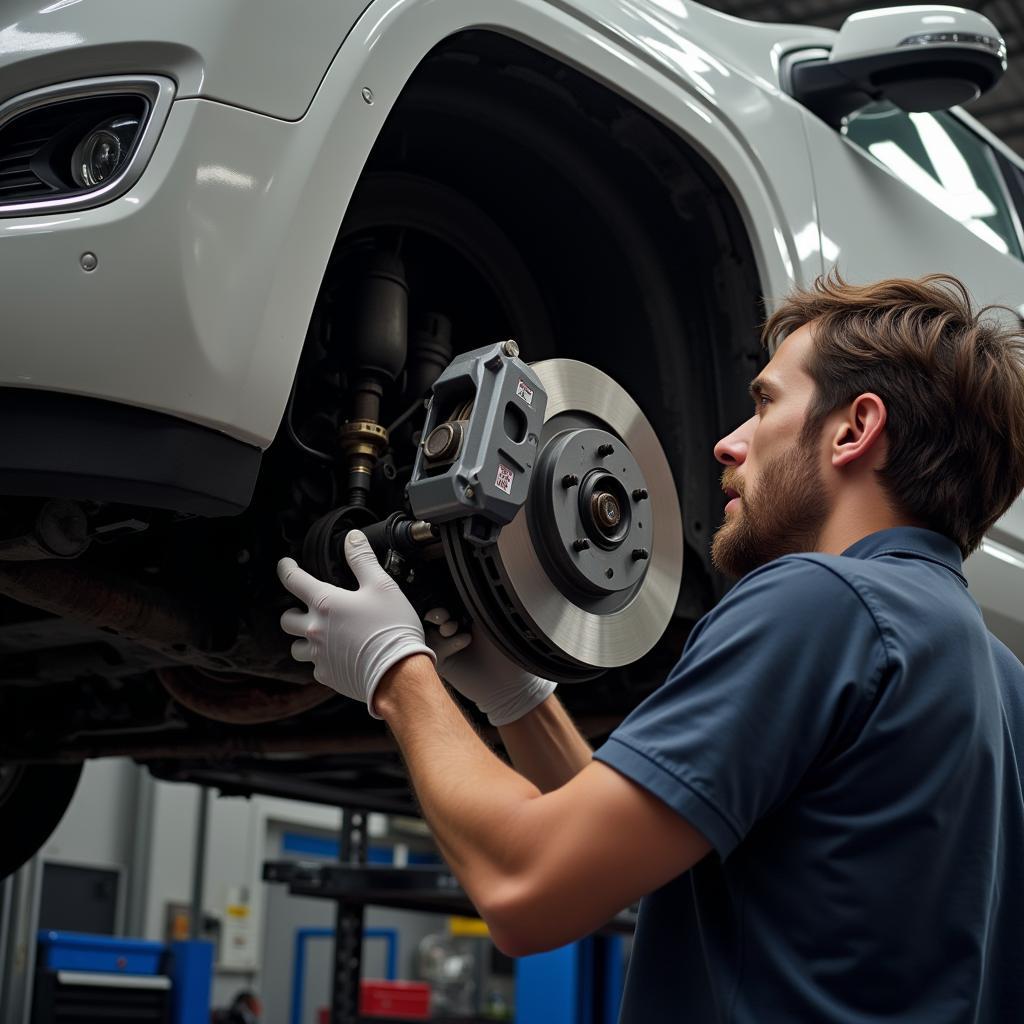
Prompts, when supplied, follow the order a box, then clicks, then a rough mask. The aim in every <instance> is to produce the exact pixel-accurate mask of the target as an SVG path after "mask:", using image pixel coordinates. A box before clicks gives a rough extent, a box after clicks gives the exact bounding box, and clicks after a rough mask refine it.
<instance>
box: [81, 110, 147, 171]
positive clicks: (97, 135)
mask: <svg viewBox="0 0 1024 1024" xmlns="http://www.w3.org/2000/svg"><path fill="white" fill-rule="evenodd" d="M139 126H140V122H139V119H138V118H135V117H115V118H112V119H111V120H109V121H104V122H103V123H102V124H98V125H96V127H95V128H93V129H92V130H91V131H90V132H89V133H88V134H87V135H85V136H84V138H83V139H82V141H81V142H79V143H78V145H77V146H76V147H75V151H74V153H73V154H72V155H71V177H72V179H73V180H74V182H75V184H76V185H79V186H81V187H82V188H92V187H93V186H95V185H102V184H103V182H105V181H106V180H107V179H108V178H111V177H113V175H114V174H115V173H116V171H117V169H118V168H119V167H120V166H121V165H122V164H123V163H124V161H125V159H126V158H127V156H128V154H129V152H131V148H132V145H133V144H134V142H135V139H136V137H137V136H138V133H139Z"/></svg>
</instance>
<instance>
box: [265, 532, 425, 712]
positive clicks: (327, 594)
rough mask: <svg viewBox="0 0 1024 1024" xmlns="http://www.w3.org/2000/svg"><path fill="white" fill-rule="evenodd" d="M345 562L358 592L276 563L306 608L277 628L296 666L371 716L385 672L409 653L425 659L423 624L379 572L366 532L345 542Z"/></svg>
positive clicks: (286, 561) (286, 562)
mask: <svg viewBox="0 0 1024 1024" xmlns="http://www.w3.org/2000/svg"><path fill="white" fill-rule="evenodd" d="M345 560H346V561H347V562H348V564H349V567H350V568H351V569H352V572H353V573H354V574H355V577H356V582H357V583H358V584H359V589H358V590H345V589H344V588H342V587H335V586H333V585H332V584H330V583H324V582H323V581H322V580H318V579H317V578H316V577H315V576H310V574H309V573H308V572H306V571H305V570H303V569H300V568H299V566H298V565H297V564H296V562H295V559H293V558H282V559H281V561H280V562H278V563H277V575H278V577H279V578H280V580H281V582H282V583H283V584H284V587H285V589H286V590H288V591H290V592H291V593H292V594H294V595H295V596H296V597H297V598H298V599H299V600H300V601H302V602H303V603H304V604H306V605H307V606H308V607H309V611H308V612H303V611H300V610H299V609H298V608H289V609H288V611H286V612H285V613H284V614H283V615H282V616H281V628H282V629H283V630H284V631H285V632H286V633H288V634H289V635H290V636H296V637H299V639H298V640H296V641H295V642H294V643H293V644H292V657H293V658H294V659H295V660H296V661H309V662H312V663H313V678H314V679H316V680H317V682H320V683H324V684H325V685H326V686H329V687H331V689H332V690H337V691H338V693H340V694H342V695H343V696H345V697H351V698H352V699H353V700H360V701H365V702H366V707H367V710H368V711H369V712H370V714H371V715H373V717H374V718H380V715H378V714H377V713H376V712H375V711H374V710H373V693H374V691H375V690H376V689H377V684H378V683H379V682H380V681H381V679H382V678H383V676H384V673H385V672H387V670H388V669H389V668H391V666H392V665H394V664H395V663H396V662H399V661H401V660H402V659H403V658H406V657H408V656H409V655H410V654H426V655H427V656H428V657H429V658H431V659H432V660H433V661H435V662H436V661H437V658H436V657H435V655H434V652H433V651H432V650H431V649H430V648H429V647H428V646H427V644H426V642H425V640H424V636H423V626H422V624H421V623H420V620H419V616H418V615H417V614H416V612H415V610H414V609H413V606H412V605H411V604H409V602H408V600H407V599H406V597H405V595H404V594H403V593H402V591H401V590H399V588H398V584H397V583H396V582H395V581H394V580H393V579H392V578H391V577H390V576H389V575H388V574H387V573H386V572H385V571H384V570H383V569H382V568H381V566H380V563H379V562H378V561H377V556H376V555H375V554H374V553H373V548H371V547H370V544H369V542H368V541H367V539H366V536H365V534H363V533H361V532H360V531H358V530H352V531H351V532H350V533H349V534H348V536H347V537H346V538H345Z"/></svg>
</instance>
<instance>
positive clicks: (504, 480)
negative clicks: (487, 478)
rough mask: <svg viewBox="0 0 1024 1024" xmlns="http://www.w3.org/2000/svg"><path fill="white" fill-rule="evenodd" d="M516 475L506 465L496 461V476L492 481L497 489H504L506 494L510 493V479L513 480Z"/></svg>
mask: <svg viewBox="0 0 1024 1024" xmlns="http://www.w3.org/2000/svg"><path fill="white" fill-rule="evenodd" d="M515 478H516V475H515V473H513V472H512V470H511V469H509V468H508V466H504V465H502V464H501V463H500V462H499V463H498V478H497V479H496V480H495V481H494V483H495V486H497V488H498V490H499V491H504V492H505V493H506V494H511V493H512V481H513V480H515Z"/></svg>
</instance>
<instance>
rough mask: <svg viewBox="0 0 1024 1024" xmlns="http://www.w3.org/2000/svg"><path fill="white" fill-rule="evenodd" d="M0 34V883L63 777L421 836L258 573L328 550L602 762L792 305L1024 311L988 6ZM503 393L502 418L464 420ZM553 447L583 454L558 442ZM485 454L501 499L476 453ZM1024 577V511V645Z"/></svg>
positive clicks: (107, 9)
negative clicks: (356, 536) (137, 765)
mask: <svg viewBox="0 0 1024 1024" xmlns="http://www.w3.org/2000/svg"><path fill="white" fill-rule="evenodd" d="M40 3H42V4H43V6H42V7H41V6H40ZM0 21H2V22H3V27H0V283H2V284H0V286H2V289H3V292H2V295H3V315H4V328H3V333H2V335H0V494H2V495H4V498H3V500H2V502H0V650H2V652H3V655H4V657H3V660H2V663H0V834H2V835H3V836H4V837H5V838H4V842H3V844H0V845H2V849H0V874H4V873H7V872H8V871H10V870H12V869H13V868H15V867H16V866H17V865H18V864H19V863H21V862H22V861H23V860H24V859H25V858H26V857H27V856H30V855H31V853H32V852H33V851H34V850H35V849H36V848H37V847H38V846H39V845H40V844H41V843H42V841H43V840H44V839H45V837H46V835H47V834H48V833H49V831H50V829H51V828H52V827H53V825H54V824H55V823H56V821H57V820H58V819H59V817H60V815H61V814H62V812H63V809H64V807H65V806H66V804H67V802H68V800H70V797H71V794H72V792H73V791H74V786H75V783H76V782H77V778H78V774H79V772H80V770H81V769H80V766H81V762H82V761H83V759H86V758H90V757H100V756H107V755H127V756H132V757H134V758H136V759H138V760H139V761H141V762H143V763H146V764H148V765H149V766H150V767H151V769H152V770H153V771H154V772H155V773H156V774H158V775H160V776H161V777H166V778H175V779H193V780H197V781H204V782H207V783H213V784H216V785H218V786H220V787H221V788H222V789H225V790H226V791H229V792H247V791H252V790H256V789H262V790H265V791H268V792H276V793H281V794H285V795H303V796H306V797H308V798H312V799H324V800H333V801H339V802H345V801H346V800H358V801H359V802H360V803H361V804H362V805H363V806H370V807H379V808H383V809H401V808H405V807H407V806H408V802H407V801H408V796H407V793H406V791H405V788H404V784H403V782H402V779H401V773H400V771H399V770H398V769H397V767H396V762H397V754H396V752H395V750H394V748H393V746H392V745H391V744H390V742H389V740H388V738H387V736H386V734H385V733H384V732H383V730H382V729H381V728H379V723H377V722H374V721H372V720H370V719H369V718H368V717H367V716H366V715H365V713H364V712H362V711H361V710H360V709H359V708H355V707H354V706H351V705H347V704H344V703H343V702H341V701H340V700H329V699H328V698H329V697H330V692H329V691H327V690H325V689H324V688H321V687H319V686H317V685H315V684H312V683H311V682H310V680H309V678H308V677H307V676H306V675H304V674H303V670H302V666H297V665H295V664H294V663H292V662H291V661H290V660H289V658H288V651H287V646H286V643H285V638H284V637H283V635H281V634H280V632H279V630H278V629H277V617H278V615H279V613H280V610H281V609H282V607H284V605H285V603H286V602H285V595H284V594H283V593H282V592H281V590H280V588H279V586H278V584H277V582H276V579H275V576H274V572H273V566H274V563H275V562H276V560H277V559H278V558H279V557H280V556H281V555H283V554H294V555H296V556H299V557H300V558H301V559H302V560H303V561H305V562H306V563H307V564H309V565H310V566H311V567H312V568H314V569H316V570H318V571H319V572H321V573H322V574H326V575H334V576H336V577H340V575H341V572H340V569H339V568H338V566H337V557H336V556H337V545H338V541H339V539H340V537H341V536H343V534H344V531H345V530H347V529H348V528H350V527H352V526H360V527H364V528H367V529H373V530H375V531H376V534H375V535H376V537H377V541H378V546H379V550H380V553H381V556H382V558H384V560H385V561H386V563H387V564H388V566H389V568H390V570H391V571H392V572H393V573H394V574H395V576H396V578H398V579H399V580H400V582H401V584H402V586H403V587H404V588H405V589H406V590H407V591H408V593H409V594H410V596H411V598H412V599H413V600H414V602H415V603H417V605H418V606H419V607H420V608H421V610H426V608H427V607H430V606H431V605H432V604H436V603H437V602H439V601H442V602H444V603H446V604H449V605H451V606H452V607H453V608H454V609H456V610H457V611H458V613H459V614H461V615H465V616H467V617H470V618H474V619H477V620H480V621H482V623H483V625H484V627H485V628H488V629H490V630H491V631H492V633H493V634H494V635H495V638H496V639H498V640H499V641H500V642H501V643H502V644H503V646H504V647H505V648H506V649H507V650H509V652H510V653H511V654H512V655H513V656H515V657H517V658H519V660H521V661H523V662H524V663H525V664H529V665H530V666H531V667H534V668H536V669H537V670H539V671H542V672H544V673H546V674H548V675H550V676H551V677H554V678H560V679H563V680H566V681H570V682H574V683H576V684H578V685H575V686H566V687H563V692H564V694H565V697H566V701H567V703H568V704H569V705H570V707H571V709H572V710H573V711H574V712H575V714H576V715H577V716H578V718H579V720H580V721H581V724H582V725H583V727H584V728H585V729H587V730H589V731H590V732H591V733H593V734H594V735H598V734H600V733H601V732H602V731H605V732H606V731H607V730H608V729H609V728H611V727H612V726H613V725H614V723H615V722H616V721H617V720H618V719H619V718H621V716H622V715H623V714H624V713H625V712H626V711H627V710H628V709H629V708H630V707H631V706H633V705H634V704H635V703H636V701H637V700H638V699H639V697H640V696H641V695H643V694H644V693H645V692H647V691H648V690H650V689H651V688H652V687H653V686H655V685H656V684H657V683H658V682H659V681H660V679H661V678H662V677H663V674H664V672H665V671H666V670H667V668H668V667H669V666H670V665H671V663H672V662H673V661H674V659H675V657H676V655H677V654H678V651H679V649H680V647H681V645H682V641H683V639H684V637H685V635H686V632H687V630H688V629H689V627H690V625H691V624H692V623H693V621H695V619H696V618H698V617H699V616H700V615H701V614H702V613H703V612H704V611H706V610H707V609H708V608H709V607H710V606H711V604H712V603H713V602H714V601H715V600H716V598H717V597H718V596H720V595H721V593H722V592H723V590H724V587H725V583H724V581H723V580H721V579H719V578H718V577H717V576H716V575H715V574H714V572H713V571H712V569H711V567H710V565H709V562H708V557H707V549H708V541H709V537H710V535H711V533H712V531H713V530H714V528H715V527H716V525H717V524H718V523H719V522H720V519H721V512H722V496H721V493H720V491H719V489H718V486H717V471H716V470H717V467H716V465H715V463H714V461H713V458H712V455H711V449H712V445H713V443H714V441H715V440H716V439H717V438H718V437H719V436H721V435H722V434H723V433H724V432H726V431H727V430H728V429H729V428H730V427H732V426H733V425H734V424H735V423H736V422H737V421H739V420H740V419H742V418H745V416H746V404H747V402H746V398H745V393H746V385H747V383H748V381H749V380H750V378H751V377H752V376H753V375H754V373H755V372H756V370H757V367H758V365H759V364H760V362H761V360H762V359H763V353H762V352H761V349H760V346H759V341H758V324H759V322H760V321H761V320H762V319H763V316H764V313H765V311H766V309H768V308H771V305H772V303H773V301H774V299H775V298H776V297H780V296H782V295H784V294H785V293H786V292H787V291H788V290H789V289H790V288H791V287H792V286H793V285H795V284H806V283H808V282H810V281H811V280H812V279H813V278H814V277H815V276H816V275H818V274H819V273H821V272H822V271H823V270H826V269H827V268H828V267H830V266H831V265H833V264H835V263H838V265H839V266H840V269H841V271H842V272H843V274H844V275H845V276H846V277H848V278H850V279H853V280H873V279H877V278H881V277H886V276H892V275H905V276H906V275H909V276H913V275H917V274H921V273H925V272H929V271H949V272H952V273H954V274H957V275H959V276H960V277H962V278H963V279H964V280H965V281H966V282H967V283H968V285H969V286H970V287H971V288H972V290H973V292H974V294H975V296H976V298H977V299H979V300H981V301H984V302H1000V303H1009V304H1010V305H1011V306H1014V307H1015V306H1016V305H1017V303H1018V302H1020V301H1021V300H1022V296H1021V294H1020V293H1021V291H1022V286H1024V266H1022V263H1021V259H1022V251H1024V250H1022V246H1024V240H1022V235H1021V226H1020V215H1021V211H1022V210H1024V169H1022V165H1021V163H1020V161H1018V159H1017V158H1016V157H1015V156H1014V155H1013V154H1012V153H1011V152H1009V151H1008V150H1007V149H1006V147H1004V146H1003V145H1001V144H1000V143H999V142H998V140H996V139H994V138H993V137H991V136H990V135H989V134H987V133H986V132H985V131H984V130H983V129H981V128H980V127H979V126H978V125H977V124H976V123H975V122H974V121H972V120H971V118H969V117H968V116H967V115H965V114H964V113H963V112H962V111H960V110H959V109H948V108H951V107H953V106H954V105H955V104H958V103H962V102H966V101H968V100H970V99H972V98H974V97H975V96H976V95H978V94H979V93H980V92H982V91H984V90H986V89H988V88H989V87H991V86H992V85H993V84H994V83H995V82H996V80H997V79H998V77H999V75H1000V74H1001V72H1002V71H1003V69H1004V68H1005V50H1004V48H1003V44H1002V40H1001V39H1000V38H999V35H998V32H997V31H996V30H995V29H994V28H993V26H992V25H991V24H990V23H989V22H988V21H987V19H985V18H984V17H982V16H980V15H977V14H972V13H970V12H966V11H961V10H958V9H955V8H947V7H934V8H899V9H896V10H895V11H882V12H866V13H864V14H860V15H855V16H853V17H851V18H850V19H849V20H848V21H847V23H846V25H845V26H844V27H843V29H842V30H841V32H840V33H838V34H837V33H834V32H831V31H826V30H821V29H814V28H807V27H803V26H778V25H759V24H752V23H749V22H744V21H741V20H737V19H735V18H731V17H726V16H723V15H719V14H716V13H714V12H712V11H710V10H708V9H706V8H703V7H700V6H699V5H697V4H694V3H690V2H683V0H635V2H630V3H623V2H616V0H587V2H586V3H583V2H580V0H558V2H554V0H551V2H548V0H372V2H370V3H369V4H366V3H365V2H364V0H303V2H302V3H300V4H282V3H279V2H276V0H220V2H218V3H216V4H210V3H207V2H205V0H181V2H179V3H176V4H166V3H162V2H157V0H135V2H133V3H125V2H124V0H90V2H89V3H81V2H79V0H56V2H52V3H46V0H31V2H30V0H6V3H5V4H4V11H3V13H2V14H0ZM908 110H909V111H917V112H910V113H908V112H907V111H908ZM504 339H515V340H516V342H518V347H519V351H520V353H521V355H520V356H518V357H517V356H516V355H515V347H514V346H503V345H498V349H494V346H495V345H497V344H498V343H500V342H502V341H503V340H504ZM488 346H491V349H489V348H488ZM492 349H494V351H492ZM499 349H500V351H499ZM478 350H481V351H483V352H484V357H480V359H477V361H476V362H473V360H472V359H470V360H469V361H468V362H467V361H466V360H465V359H463V361H462V363H461V364H460V365H461V367H462V369H461V370H460V373H461V376H459V375H458V374H454V376H453V373H454V371H450V370H446V367H449V364H450V363H452V361H453V359H454V360H456V362H458V359H459V357H460V356H464V355H465V353H467V352H477V351H478ZM488 352H490V355H487V353H488ZM487 359H489V360H491V362H490V363H488V364H487V365H489V366H492V367H498V366H499V364H500V366H501V368H502V372H504V371H505V370H507V371H508V373H509V374H511V376H510V377H509V380H510V381H511V384H510V386H511V387H513V389H514V391H515V395H516V398H515V400H514V401H513V400H512V399H509V400H508V401H507V402H505V401H504V399H502V403H504V404H493V403H492V406H491V407H488V408H487V409H485V406H484V403H483V402H482V401H480V400H479V394H478V393H477V392H476V391H475V390H474V388H476V387H477V385H478V384H479V382H480V380H482V379H483V377H482V376H479V375H481V374H484V370H483V369H481V367H482V366H484V362H485V361H486V360H487ZM481 360H483V361H481ZM528 364H529V365H528ZM445 374H448V377H445ZM474 374H477V375H478V377H476V378H474V376H473V375H474ZM439 380H440V381H442V382H443V381H445V380H447V381H451V380H461V381H464V382H465V381H470V384H466V385H465V386H466V387H468V388H469V391H465V392H458V388H457V386H456V385H452V387H454V388H455V390H449V391H445V390H444V388H442V387H441V384H439ZM474 380H476V382H477V383H476V384H473V383H472V382H473V381H474ZM447 386H448V385H447V384H446V385H445V387H447ZM458 386H462V385H458ZM495 393H496V394H497V393H498V392H495ZM431 395H433V396H434V401H433V404H432V405H431V408H430V411H429V412H428V411H427V410H426V409H425V405H424V398H425V396H431ZM443 395H447V396H449V397H448V398H443V397H439V396H443ZM474 396H476V397H475V398H474ZM534 396H537V398H536V401H537V404H536V405H533V404H532V401H533V398H534ZM528 397H529V398H530V401H527V398H528ZM456 398H457V399H458V401H456V400H455V399H456ZM444 401H447V402H448V406H447V407H446V408H442V405H443V402H444ZM496 401H497V400H496ZM516 402H519V403H520V405H518V406H517V405H516ZM524 403H525V404H524ZM510 410H511V411H510ZM517 410H518V411H517ZM542 410H543V411H542ZM427 416H429V417H431V419H430V420H429V421H428V422H425V417H427ZM502 417H504V419H502ZM556 427H557V428H558V429H557V430H556ZM427 428H429V430H428V429H427ZM435 428H436V429H439V430H440V431H441V433H440V434H437V433H434V431H435ZM499 428H500V429H499ZM567 431H571V432H573V437H574V438H576V437H579V438H582V441H581V445H580V451H581V452H582V454H580V455H577V454H575V444H573V445H571V446H569V447H566V446H565V445H563V446H562V448H561V449H559V450H558V451H557V452H555V451H554V449H553V448H551V445H549V444H548V442H550V441H551V440H552V438H553V437H554V436H555V435H556V434H557V435H558V436H559V437H563V435H565V434H566V432H567ZM502 432H503V433H502ZM498 435H500V437H498ZM495 437H498V440H494V444H495V445H498V448H495V449H494V451H495V452H498V450H499V448H500V449H501V451H502V452H506V454H507V452H511V453H512V454H511V455H507V458H506V455H501V458H502V459H505V461H504V462H500V463H499V464H498V468H497V474H496V475H495V474H494V473H493V472H491V473H490V475H488V474H487V473H485V472H484V470H483V469H481V467H483V466H485V461H483V456H481V460H478V462H477V463H475V464H471V459H470V458H469V456H470V454H471V453H472V452H473V451H476V450H477V449H476V448H474V445H477V446H478V448H479V450H480V451H483V448H485V447H486V444H484V441H481V438H484V439H491V440H493V439H494V438H495ZM429 438H433V441H432V442H431V444H430V445H426V444H424V443H423V442H424V441H425V440H427V439H429ZM563 440H564V437H563ZM460 445H461V447H460ZM480 446H482V447H480ZM502 446H504V447H502ZM517 446H518V447H517ZM570 448H571V449H572V450H571V451H570V450H569V449H570ZM531 450H532V454H530V452H531ZM517 452H518V455H517V454H516V453H517ZM602 452H603V453H604V454H601V453H602ZM524 453H525V454H524ZM492 454H493V453H492ZM534 455H535V456H536V459H534V457H533V456H534ZM517 459H518V461H517ZM574 459H575V460H576V461H575V462H574V461H573V460H574ZM599 459H604V460H606V461H605V462H604V463H601V464H600V465H598V463H597V462H596V461H595V460H599ZM493 468H494V467H493V466H491V469H492V470H493ZM531 473H533V475H534V476H533V480H532V482H531V484H530V487H529V498H528V499H527V497H526V490H525V487H526V483H527V482H530V474H531ZM619 474H621V477H620V475H619ZM426 477H430V478H431V479H433V480H434V481H435V483H436V481H438V480H442V481H444V487H447V488H448V490H447V491H445V494H444V495H443V496H442V497H438V494H439V493H440V492H439V491H438V488H437V487H434V490H433V491H432V492H431V495H432V496H425V495H426V490H424V489H423V488H417V486H416V484H417V481H420V482H422V480H423V479H424V478H426ZM574 478H575V479H576V482H575V483H573V482H572V481H573V479H574ZM517 480H518V483H516V481H517ZM624 481H625V482H624ZM410 483H411V484H412V486H411V487H410V486H408V485H410ZM627 484H628V485H627ZM449 485H451V486H449ZM432 486H433V485H432ZM439 486H440V485H439ZM517 487H521V488H523V491H522V493H518V494H517V493H516V492H515V489H516V488H517ZM559 488H561V490H560V489H559ZM573 488H578V489H576V490H573ZM427 490H429V488H427ZM498 491H501V492H504V493H505V494H506V495H507V496H508V498H509V501H508V502H505V504H502V502H503V500H504V499H502V497H501V495H500V494H499V493H498ZM565 494H570V495H571V497H570V498H565V497H564V495H565ZM576 495H579V496H580V497H579V498H578V500H577V497H576ZM442 499H443V500H442ZM428 513H429V514H428ZM645 531H646V532H645ZM1022 568H1024V511H1022V510H1021V508H1020V506H1019V505H1018V507H1017V508H1016V509H1014V510H1012V511H1011V513H1010V514H1009V515H1008V516H1007V517H1006V518H1005V519H1004V520H1003V522H1002V523H1001V524H1000V525H999V527H998V529H997V530H994V531H993V532H992V535H991V537H990V538H989V539H988V540H987V541H986V543H985V547H984V549H983V551H982V552H981V553H980V554H979V555H977V556H976V557H975V558H974V559H972V561H971V563H969V570H970V571H971V573H972V577H973V585H974V588H975V593H976V595H977V596H978V598H979V600H980V601H981V603H982V604H983V606H984V607H985V609H986V612H987V613H988V614H989V615H990V621H991V623H992V625H993V628H995V629H996V631H997V632H1001V633H1002V635H1003V637H1004V639H1006V640H1007V641H1008V642H1009V643H1010V644H1011V646H1014V647H1015V648H1016V650H1017V651H1018V653H1021V652H1022V648H1024V601H1021V600H1020V595H1021V584H1020V580H1021V579H1024V577H1022V576H1021V574H1020V570H1021V569H1022Z"/></svg>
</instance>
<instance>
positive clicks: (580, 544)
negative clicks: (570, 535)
mask: <svg viewBox="0 0 1024 1024" xmlns="http://www.w3.org/2000/svg"><path fill="white" fill-rule="evenodd" d="M589 547H590V541H589V540H587V538H586V537H577V538H576V539H575V540H574V541H573V542H572V549H573V551H586V550H587V548H589Z"/></svg>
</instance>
